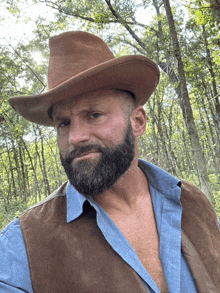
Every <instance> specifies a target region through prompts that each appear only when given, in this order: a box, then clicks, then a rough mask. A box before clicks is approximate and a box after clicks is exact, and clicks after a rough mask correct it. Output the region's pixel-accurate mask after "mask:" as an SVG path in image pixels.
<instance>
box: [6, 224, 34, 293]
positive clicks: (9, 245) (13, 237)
mask: <svg viewBox="0 0 220 293" xmlns="http://www.w3.org/2000/svg"><path fill="white" fill-rule="evenodd" d="M0 259H1V265H0V283H1V282H2V283H3V284H5V285H4V286H18V287H20V288H22V289H23V290H25V292H32V285H31V279H30V272H29V266H28V259H27V253H26V248H25V244H24V239H23V235H22V232H21V227H20V223H19V219H15V220H14V221H13V222H11V223H10V224H9V225H8V226H7V227H6V228H5V229H4V230H3V231H2V232H1V233H0ZM10 288H11V287H10Z"/></svg>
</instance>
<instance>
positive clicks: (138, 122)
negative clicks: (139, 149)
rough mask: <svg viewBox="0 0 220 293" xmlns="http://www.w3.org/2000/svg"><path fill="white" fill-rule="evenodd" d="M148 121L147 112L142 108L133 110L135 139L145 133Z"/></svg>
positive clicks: (132, 122)
mask: <svg viewBox="0 0 220 293" xmlns="http://www.w3.org/2000/svg"><path fill="white" fill-rule="evenodd" d="M147 119H148V118H147V115H146V112H145V110H144V108H143V107H142V106H138V107H137V108H135V109H134V110H133V113H132V116H131V124H132V129H133V134H134V136H135V137H139V136H141V135H142V134H143V133H144V132H145V130H146V122H147Z"/></svg>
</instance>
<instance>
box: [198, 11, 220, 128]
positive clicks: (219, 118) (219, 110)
mask: <svg viewBox="0 0 220 293" xmlns="http://www.w3.org/2000/svg"><path fill="white" fill-rule="evenodd" d="M219 8H220V7H219ZM202 29H203V37H204V41H205V48H206V60H207V63H208V69H209V73H210V75H211V79H212V89H213V95H214V96H213V100H214V101H215V112H216V124H217V125H218V130H220V102H219V97H218V91H217V85H216V78H215V73H214V70H213V65H212V59H211V53H210V50H209V44H208V40H207V33H206V30H205V26H204V25H203V26H202Z"/></svg>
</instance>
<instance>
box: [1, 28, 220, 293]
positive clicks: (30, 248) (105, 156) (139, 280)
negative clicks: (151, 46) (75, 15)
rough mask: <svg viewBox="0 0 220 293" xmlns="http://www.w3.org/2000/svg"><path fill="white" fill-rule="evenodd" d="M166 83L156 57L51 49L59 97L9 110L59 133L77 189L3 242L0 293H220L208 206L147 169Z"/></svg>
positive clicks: (30, 214)
mask: <svg viewBox="0 0 220 293" xmlns="http://www.w3.org/2000/svg"><path fill="white" fill-rule="evenodd" d="M159 75H160V72H159V69H158V67H157V65H156V64H155V63H154V62H153V61H152V60H150V59H148V58H147V57H144V56H137V55H135V56H123V57H120V58H114V56H113V54H112V53H111V51H110V50H109V49H108V47H107V45H106V44H105V43H104V42H103V41H102V40H101V39H100V38H98V37H96V36H94V35H91V34H88V33H85V32H67V33H63V34H61V35H58V36H55V37H53V38H51V39H50V62H49V73H48V82H49V89H50V90H49V91H48V92H46V93H43V94H40V95H35V96H28V97H27V96H23V97H13V98H11V99H10V100H9V102H10V104H11V105H12V107H13V108H14V109H15V110H16V111H18V112H19V113H20V114H21V115H22V116H23V117H25V118H26V119H28V120H30V121H32V122H34V123H38V124H41V125H45V126H54V127H55V128H56V130H57V142H58V146H59V150H60V156H61V162H62V165H63V167H64V169H65V171H66V174H67V176H68V179H69V181H68V182H67V183H64V184H63V185H62V186H61V187H60V188H59V189H58V190H56V191H55V192H54V193H53V194H51V195H50V196H49V197H48V198H47V199H46V200H44V201H43V202H41V203H39V204H37V205H35V206H34V207H32V208H30V209H28V210H27V211H26V212H24V213H23V214H22V215H21V216H20V217H19V218H18V219H16V220H15V221H13V222H12V223H11V224H9V225H8V226H7V227H6V228H5V230H4V231H3V232H2V234H1V238H0V245H1V246H0V259H1V267H0V292H3V293H6V292H15V293H20V292H30V293H32V292H35V293H51V292H55V293H58V292H60V293H61V292H62V293H63V292H65V293H66V292H80V293H81V292H82V293H87V292H88V293H93V292H94V293H97V292H101V293H112V292H116V293H136V292H140V293H142V292H143V293H144V292H150V293H159V292H162V293H167V292H170V293H189V292H190V293H196V292H199V293H208V292H209V293H214V292H215V293H218V292H220V232H219V227H218V222H217V217H216V214H215V212H214V210H213V208H212V206H211V204H210V203H209V201H208V200H207V198H206V197H205V195H204V194H203V193H202V192H201V191H200V190H198V189H197V188H196V187H194V186H193V185H191V184H190V183H187V182H183V181H179V180H178V179H177V178H175V177H173V176H172V175H170V174H168V173H166V172H165V171H163V170H161V169H160V168H158V167H156V166H154V165H152V164H150V163H148V162H145V161H143V160H139V159H138V137H140V136H141V135H142V134H143V133H144V131H145V127H146V121H147V116H146V113H145V110H144V108H143V105H144V103H145V102H146V101H147V100H148V99H149V97H150V95H151V94H152V93H153V92H154V90H155V89H156V86H157V84H158V81H159Z"/></svg>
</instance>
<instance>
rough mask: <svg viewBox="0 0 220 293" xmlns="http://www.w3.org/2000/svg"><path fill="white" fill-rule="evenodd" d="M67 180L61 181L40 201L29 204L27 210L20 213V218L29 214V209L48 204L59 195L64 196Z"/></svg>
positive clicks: (33, 209) (38, 208)
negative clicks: (59, 184)
mask: <svg viewBox="0 0 220 293" xmlns="http://www.w3.org/2000/svg"><path fill="white" fill-rule="evenodd" d="M67 184H68V181H66V182H65V183H63V184H62V185H61V186H60V187H59V188H57V189H56V190H55V191H54V192H52V193H51V194H50V195H49V196H48V197H46V198H45V199H44V200H42V201H40V202H39V203H36V204H35V205H33V206H31V207H30V208H28V209H27V210H25V211H24V212H23V213H22V214H21V215H20V217H19V218H20V220H21V218H22V217H23V216H24V215H26V214H29V213H30V212H31V211H35V210H40V209H41V208H42V207H43V206H44V205H45V204H50V203H52V202H53V200H54V199H58V198H59V197H66V187H67Z"/></svg>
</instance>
